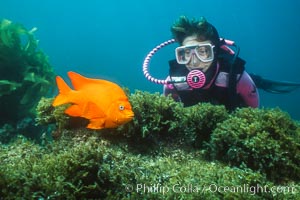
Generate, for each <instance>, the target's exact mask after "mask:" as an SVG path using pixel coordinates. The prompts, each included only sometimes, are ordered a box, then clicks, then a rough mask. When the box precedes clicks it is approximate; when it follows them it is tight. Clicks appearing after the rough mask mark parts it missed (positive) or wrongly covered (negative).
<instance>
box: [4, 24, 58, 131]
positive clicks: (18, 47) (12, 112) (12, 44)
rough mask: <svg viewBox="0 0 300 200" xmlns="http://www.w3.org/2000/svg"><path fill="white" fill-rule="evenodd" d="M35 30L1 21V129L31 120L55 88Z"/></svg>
mask: <svg viewBox="0 0 300 200" xmlns="http://www.w3.org/2000/svg"><path fill="white" fill-rule="evenodd" d="M36 30H37V28H36V27H34V28H32V29H31V30H28V29H26V28H25V27H24V26H23V25H22V24H19V23H14V22H12V21H10V20H7V19H3V20H1V21H0V66H1V67H0V109H1V115H2V116H5V117H1V119H0V127H1V126H4V125H5V124H7V123H9V124H11V125H12V126H16V123H17V122H18V121H20V120H22V119H23V118H25V117H32V118H34V115H35V107H36V105H37V103H38V102H39V100H40V98H41V97H42V96H46V95H47V94H49V91H51V90H52V89H53V86H54V72H53V69H52V66H51V65H50V63H49V60H48V57H47V56H46V55H45V54H44V53H43V51H42V50H41V49H39V48H38V40H37V39H36V38H35V35H34V34H35V31H36Z"/></svg>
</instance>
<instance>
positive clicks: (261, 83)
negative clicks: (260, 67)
mask: <svg viewBox="0 0 300 200" xmlns="http://www.w3.org/2000/svg"><path fill="white" fill-rule="evenodd" d="M250 76H251V78H252V80H253V81H254V83H255V85H256V87H257V88H258V89H263V90H265V91H267V92H270V93H274V94H281V93H289V92H292V91H294V90H296V89H297V88H299V87H300V83H296V82H289V81H274V80H269V79H265V78H262V77H261V76H259V75H256V74H250Z"/></svg>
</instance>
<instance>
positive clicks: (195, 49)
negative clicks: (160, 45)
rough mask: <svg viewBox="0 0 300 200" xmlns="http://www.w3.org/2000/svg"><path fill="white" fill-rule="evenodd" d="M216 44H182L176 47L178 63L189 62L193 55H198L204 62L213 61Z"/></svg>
mask: <svg viewBox="0 0 300 200" xmlns="http://www.w3.org/2000/svg"><path fill="white" fill-rule="evenodd" d="M213 48H214V46H213V45H211V44H210V43H204V44H197V45H190V46H180V47H177V48H176V49H175V55H176V60H177V62H178V64H184V65H185V64H188V63H189V62H190V61H191V59H192V57H193V56H196V57H197V58H198V59H199V60H201V61H202V62H211V61H213V60H214V51H213Z"/></svg>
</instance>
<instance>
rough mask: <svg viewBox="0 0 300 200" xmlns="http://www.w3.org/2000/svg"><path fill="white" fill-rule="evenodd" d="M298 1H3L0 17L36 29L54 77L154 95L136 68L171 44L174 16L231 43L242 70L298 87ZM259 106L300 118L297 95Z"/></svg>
mask: <svg viewBox="0 0 300 200" xmlns="http://www.w3.org/2000/svg"><path fill="white" fill-rule="evenodd" d="M299 7H300V1H298V0H287V1H286V0H285V1H284V0H276V1H272V0H262V1H251V0H245V1H235V0H227V1H224V0H212V1H199V0H190V1H184V0H151V1H149V0H145V1H140V0H139V1H138V0H127V1H121V0H115V1H99V0H88V1H70V0H64V1H61V0H60V1H58V0H44V1H38V0H27V1H19V0H10V1H5V2H3V3H1V7H0V18H1V19H3V18H6V19H9V20H12V21H13V22H19V23H22V24H23V25H24V26H25V27H27V28H28V29H31V28H33V27H37V28H38V31H37V32H36V37H37V38H38V39H39V40H40V43H39V46H40V48H42V50H43V51H44V52H45V53H46V54H47V55H48V56H49V59H50V62H51V64H52V66H53V67H54V69H55V71H56V73H57V74H59V75H61V76H63V77H64V78H66V73H67V71H70V70H71V71H76V72H78V73H81V74H83V75H85V76H88V77H97V78H105V79H108V80H111V81H114V82H116V83H118V84H120V85H122V86H126V87H128V88H129V89H130V90H131V91H132V92H134V90H135V89H139V90H144V91H150V92H157V91H158V92H161V91H162V86H161V85H156V84H154V83H151V82H149V81H147V80H146V79H145V78H144V76H143V73H142V63H143V60H144V58H145V56H146V55H147V53H148V52H149V51H150V50H151V49H152V48H153V47H155V46H156V45H158V44H160V43H161V42H163V41H165V40H168V39H170V38H171V32H170V26H171V25H172V23H173V22H174V21H175V20H176V19H178V17H179V16H180V15H186V16H188V17H196V18H198V17H200V16H205V17H206V18H207V20H208V21H209V22H210V23H212V24H213V25H215V26H216V28H217V29H218V31H219V34H220V36H221V37H224V38H227V39H232V40H234V41H235V42H236V43H237V44H238V45H239V46H240V48H241V52H240V56H241V57H242V58H243V59H245V60H246V61H247V64H246V70H247V71H248V72H251V73H255V74H258V75H261V76H263V77H265V78H268V79H274V80H285V81H294V82H300V78H299V74H300V69H299V68H300V66H299V63H298V62H299V55H298V54H299V52H300V51H299V46H300V37H299V35H300V20H299V19H300V13H299V11H298V8H299ZM174 47H176V45H175V44H173V45H170V46H168V47H166V48H163V49H162V50H160V51H159V52H158V53H157V54H155V56H154V57H153V59H152V60H151V63H150V72H151V74H152V75H153V76H154V77H156V78H159V79H164V78H165V77H166V76H167V74H168V60H170V59H173V58H174V53H173V52H174V50H173V49H174ZM260 97H261V107H280V108H281V109H282V110H284V111H287V112H288V113H289V114H290V115H291V116H292V117H293V118H294V119H297V120H299V119H300V112H299V110H300V109H299V108H300V105H299V102H300V89H298V90H296V91H294V92H292V93H288V94H270V93H267V92H264V91H260Z"/></svg>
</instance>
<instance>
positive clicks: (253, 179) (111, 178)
mask: <svg viewBox="0 0 300 200" xmlns="http://www.w3.org/2000/svg"><path fill="white" fill-rule="evenodd" d="M129 98H130V101H131V103H132V105H133V110H134V112H135V118H134V120H133V121H132V122H130V123H128V124H125V125H123V126H120V127H118V128H117V129H105V130H99V131H91V130H88V129H86V128H84V127H85V124H86V121H85V120H84V119H72V118H70V117H68V116H66V115H65V114H64V113H63V111H64V109H65V108H66V106H67V105H66V106H64V107H63V106H62V107H57V108H53V107H52V106H51V103H52V101H53V99H52V98H43V99H42V100H41V101H40V103H39V104H38V106H37V113H38V115H37V122H38V123H40V124H42V125H44V126H53V128H52V129H50V130H51V133H52V135H53V137H52V138H47V137H43V139H42V142H41V143H40V144H36V143H35V142H33V141H31V140H28V139H26V138H24V137H19V138H17V139H16V140H15V141H14V142H12V143H11V144H10V145H2V146H1V149H0V160H1V165H0V177H1V178H0V188H2V189H1V192H0V196H2V197H4V196H5V197H7V199H13V197H14V198H15V197H23V198H28V199H30V198H39V199H63V198H71V199H297V198H299V197H300V195H299V189H300V187H299V161H300V159H299V156H298V155H299V150H300V147H299V141H300V140H299V136H300V133H299V130H300V129H299V123H298V122H296V121H293V120H292V119H291V118H290V116H289V115H288V114H287V113H285V112H283V111H281V110H279V109H250V108H240V109H237V110H236V111H234V112H232V113H228V112H227V111H226V109H225V108H224V107H223V106H214V105H211V104H198V105H195V106H193V107H188V108H185V107H183V106H182V105H181V104H180V103H176V102H174V101H173V100H172V99H171V98H168V97H164V96H161V95H160V94H158V93H155V94H151V93H148V92H142V91H136V92H135V93H133V94H131V95H130V96H129Z"/></svg>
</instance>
